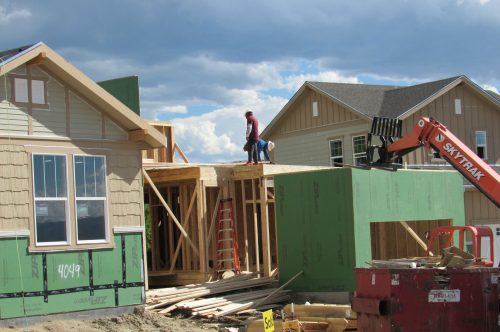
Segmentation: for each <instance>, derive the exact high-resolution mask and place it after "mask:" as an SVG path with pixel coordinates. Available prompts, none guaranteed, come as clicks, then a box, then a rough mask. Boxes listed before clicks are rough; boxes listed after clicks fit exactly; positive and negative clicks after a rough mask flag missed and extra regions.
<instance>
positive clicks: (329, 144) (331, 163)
mask: <svg viewBox="0 0 500 332" xmlns="http://www.w3.org/2000/svg"><path fill="white" fill-rule="evenodd" d="M337 141H338V142H340V147H341V149H342V154H341V155H340V156H332V142H337ZM328 150H329V155H330V166H335V164H334V162H333V159H336V158H342V164H344V141H343V140H342V138H333V139H330V140H328Z"/></svg>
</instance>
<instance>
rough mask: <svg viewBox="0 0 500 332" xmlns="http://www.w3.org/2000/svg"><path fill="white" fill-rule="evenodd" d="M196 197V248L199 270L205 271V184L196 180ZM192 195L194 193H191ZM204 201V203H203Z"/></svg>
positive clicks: (206, 263) (206, 261)
mask: <svg viewBox="0 0 500 332" xmlns="http://www.w3.org/2000/svg"><path fill="white" fill-rule="evenodd" d="M195 191H197V197H198V199H197V200H196V211H197V214H196V215H197V218H198V250H199V252H200V254H199V259H200V272H202V273H205V272H207V266H208V260H207V250H206V249H207V248H206V245H205V242H206V235H207V234H206V224H207V222H206V220H207V207H206V202H205V195H204V193H205V186H204V185H203V182H202V181H196V188H195ZM193 195H194V193H193ZM204 202H205V204H204Z"/></svg>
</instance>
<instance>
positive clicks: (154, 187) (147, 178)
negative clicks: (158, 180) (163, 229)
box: [142, 168, 198, 254]
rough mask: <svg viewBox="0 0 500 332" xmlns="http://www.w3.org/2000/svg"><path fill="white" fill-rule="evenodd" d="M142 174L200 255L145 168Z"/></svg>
mask: <svg viewBox="0 0 500 332" xmlns="http://www.w3.org/2000/svg"><path fill="white" fill-rule="evenodd" d="M142 174H143V175H144V178H145V179H146V180H147V182H148V183H149V184H150V186H151V188H152V189H153V191H154V192H155V194H156V196H158V198H159V199H160V202H161V203H162V205H163V206H164V207H165V209H166V210H167V211H168V214H169V215H170V217H171V218H172V220H173V221H174V222H175V225H176V226H177V227H178V228H179V230H180V231H181V233H182V235H183V236H184V238H185V239H186V241H188V243H189V245H190V246H191V247H192V248H193V250H194V251H195V252H196V253H197V254H198V249H196V246H195V244H194V243H193V242H192V241H191V239H190V238H189V235H188V233H187V232H186V230H185V229H184V228H183V227H182V225H181V224H180V222H179V220H177V217H176V216H175V214H174V213H173V212H172V210H171V209H170V206H168V204H167V202H165V200H164V199H163V197H162V196H161V194H160V192H159V191H158V188H156V186H155V184H154V183H153V181H152V180H151V178H150V177H149V175H148V173H147V172H146V170H145V169H144V168H143V169H142Z"/></svg>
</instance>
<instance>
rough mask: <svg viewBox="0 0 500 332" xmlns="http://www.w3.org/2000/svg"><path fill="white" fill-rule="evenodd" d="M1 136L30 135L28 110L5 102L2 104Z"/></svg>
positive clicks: (0, 118)
mask: <svg viewBox="0 0 500 332" xmlns="http://www.w3.org/2000/svg"><path fill="white" fill-rule="evenodd" d="M0 134H3V135H28V113H27V112H26V109H24V108H19V107H17V106H16V105H14V104H11V103H9V102H8V101H6V100H3V101H2V102H1V103H0Z"/></svg>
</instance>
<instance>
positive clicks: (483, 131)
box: [474, 130, 488, 160]
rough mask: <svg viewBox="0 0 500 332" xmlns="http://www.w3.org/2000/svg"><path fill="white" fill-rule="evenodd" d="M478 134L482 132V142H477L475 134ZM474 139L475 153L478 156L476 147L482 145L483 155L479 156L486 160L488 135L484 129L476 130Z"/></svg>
mask: <svg viewBox="0 0 500 332" xmlns="http://www.w3.org/2000/svg"><path fill="white" fill-rule="evenodd" d="M478 134H484V144H478V143H477V135H478ZM474 140H475V142H476V154H477V155H478V156H479V154H478V153H477V152H478V151H477V148H478V147H483V148H484V157H483V158H481V159H483V160H488V135H487V134H486V130H476V132H475V135H474Z"/></svg>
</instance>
